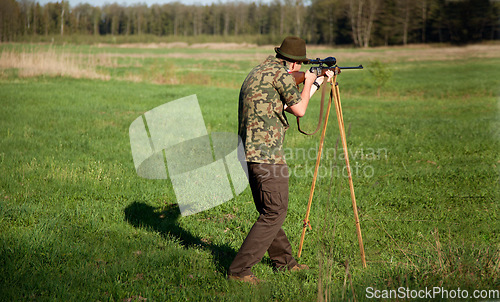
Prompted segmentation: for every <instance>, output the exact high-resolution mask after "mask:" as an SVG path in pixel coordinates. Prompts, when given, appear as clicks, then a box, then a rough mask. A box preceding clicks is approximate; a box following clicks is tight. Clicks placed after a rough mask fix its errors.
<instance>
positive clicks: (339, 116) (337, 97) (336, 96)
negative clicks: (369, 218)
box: [334, 81, 366, 267]
mask: <svg viewBox="0 0 500 302" xmlns="http://www.w3.org/2000/svg"><path fill="white" fill-rule="evenodd" d="M334 85H335V90H334V91H335V93H334V103H335V111H336V113H337V120H338V123H339V131H340V137H341V140H342V147H343V149H344V157H345V163H346V168H347V175H348V178H349V189H350V191H351V200H352V207H353V211H354V221H355V223H356V234H357V236H358V243H359V249H360V253H361V262H362V263H363V267H366V259H365V248H364V246H363V238H362V236H361V227H360V225H359V217H358V207H357V205H356V196H355V195H354V184H353V182H352V174H351V166H350V165H349V154H348V151H347V140H346V136H345V129H344V117H343V114H342V106H341V103H340V92H339V86H338V83H336V82H335V81H334Z"/></svg>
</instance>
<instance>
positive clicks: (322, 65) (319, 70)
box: [292, 57, 363, 85]
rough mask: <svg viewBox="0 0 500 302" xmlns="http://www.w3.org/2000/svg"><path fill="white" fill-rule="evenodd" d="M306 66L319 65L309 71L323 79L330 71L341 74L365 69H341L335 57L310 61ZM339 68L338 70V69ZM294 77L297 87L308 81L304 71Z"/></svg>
mask: <svg viewBox="0 0 500 302" xmlns="http://www.w3.org/2000/svg"><path fill="white" fill-rule="evenodd" d="M304 64H318V66H312V67H311V68H309V71H310V72H312V73H314V74H316V76H317V77H321V76H324V75H326V72H327V71H328V70H333V71H334V72H335V71H337V72H338V73H340V72H341V70H342V69H363V65H359V66H353V67H340V66H337V65H336V64H337V59H335V58H334V57H328V58H326V59H320V58H317V59H316V60H309V61H306V62H304ZM337 68H338V69H337ZM292 75H293V76H294V78H295V83H296V84H297V85H299V84H301V83H304V81H305V79H306V73H305V72H303V71H296V72H292Z"/></svg>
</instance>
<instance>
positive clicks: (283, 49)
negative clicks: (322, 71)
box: [274, 37, 309, 62]
mask: <svg viewBox="0 0 500 302" xmlns="http://www.w3.org/2000/svg"><path fill="white" fill-rule="evenodd" d="M274 51H275V52H276V53H277V54H280V55H282V56H283V57H285V58H287V59H290V60H293V61H300V62H305V61H309V59H307V58H306V41H304V40H302V39H301V38H299V37H286V38H285V39H284V40H283V42H282V43H281V46H280V47H275V48H274Z"/></svg>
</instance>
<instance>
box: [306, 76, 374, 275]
mask: <svg viewBox="0 0 500 302" xmlns="http://www.w3.org/2000/svg"><path fill="white" fill-rule="evenodd" d="M339 72H340V69H339V68H338V67H337V68H335V74H334V77H333V79H332V82H331V84H332V90H331V92H330V100H329V101H328V107H327V111H326V116H325V123H324V124H323V129H322V131H321V138H320V143H319V150H318V154H317V158H316V165H315V167H314V175H313V181H312V185H311V191H310V193H309V201H308V203H307V212H306V218H305V219H304V226H303V228H302V235H301V237H300V243H299V252H298V257H300V255H301V254H302V247H303V244H304V237H305V234H306V229H307V227H309V228H311V225H310V223H309V214H310V212H311V204H312V198H313V195H314V188H315V186H316V179H317V177H318V170H319V164H320V161H321V153H322V151H323V145H324V141H325V134H326V127H327V125H328V117H329V115H330V108H331V105H332V101H333V102H334V104H335V111H336V113H337V121H338V124H339V131H340V138H341V140H342V148H343V149H344V157H345V163H346V168H347V176H348V178H349V188H350V191H351V200H352V207H353V210H354V221H355V223H356V234H357V236H358V243H359V249H360V253H361V261H362V263H363V267H366V260H365V248H364V246H363V238H362V236H361V227H360V225H359V217H358V207H357V205H356V197H355V195H354V185H353V182H352V174H351V166H350V165H349V154H348V150H347V140H346V136H345V129H344V117H343V115H342V106H341V103H340V92H339V86H338V83H337V75H338V74H339Z"/></svg>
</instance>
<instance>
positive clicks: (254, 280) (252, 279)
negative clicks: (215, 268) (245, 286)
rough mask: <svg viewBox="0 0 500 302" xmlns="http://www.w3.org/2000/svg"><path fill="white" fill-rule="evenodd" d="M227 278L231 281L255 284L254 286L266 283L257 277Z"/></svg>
mask: <svg viewBox="0 0 500 302" xmlns="http://www.w3.org/2000/svg"><path fill="white" fill-rule="evenodd" d="M227 278H228V279H229V280H236V281H241V282H248V283H250V284H253V285H257V284H259V283H262V282H264V280H260V279H259V278H257V277H256V276H255V275H247V276H244V277H238V276H231V275H229V276H228V277H227Z"/></svg>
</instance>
